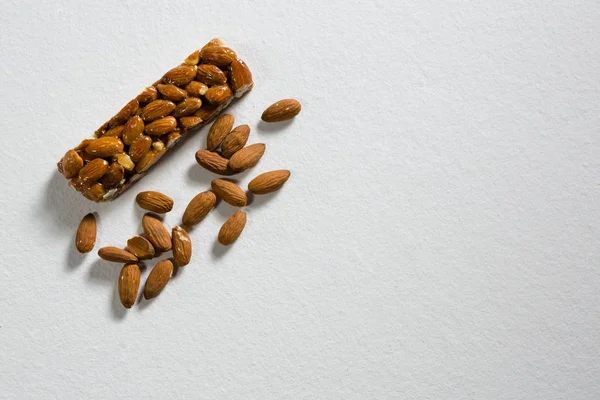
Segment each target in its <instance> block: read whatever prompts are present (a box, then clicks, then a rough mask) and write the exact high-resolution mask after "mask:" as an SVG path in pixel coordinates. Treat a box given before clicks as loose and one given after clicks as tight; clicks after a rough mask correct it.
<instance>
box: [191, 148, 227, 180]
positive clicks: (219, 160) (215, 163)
mask: <svg viewBox="0 0 600 400" xmlns="http://www.w3.org/2000/svg"><path fill="white" fill-rule="evenodd" d="M196 161H197V162H198V164H200V165H201V166H202V167H203V168H204V169H207V170H209V171H210V172H213V173H215V174H219V175H225V176H229V175H234V174H236V171H234V170H232V169H231V168H229V165H228V164H229V160H228V159H226V158H225V157H221V156H220V155H219V153H215V152H213V151H208V150H198V151H197V152H196Z"/></svg>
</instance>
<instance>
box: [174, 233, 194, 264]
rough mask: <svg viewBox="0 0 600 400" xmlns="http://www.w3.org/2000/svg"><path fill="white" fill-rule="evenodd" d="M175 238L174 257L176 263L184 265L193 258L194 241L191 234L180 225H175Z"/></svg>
mask: <svg viewBox="0 0 600 400" xmlns="http://www.w3.org/2000/svg"><path fill="white" fill-rule="evenodd" d="M171 236H172V238H173V258H174V259H175V264H177V265H178V266H180V267H184V266H186V265H188V264H189V263H190V259H191V258H192V241H191V240H190V236H189V235H188V233H187V232H186V231H185V229H183V228H182V227H180V226H175V227H174V228H173V231H172V232H171Z"/></svg>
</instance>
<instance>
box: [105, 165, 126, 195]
mask: <svg viewBox="0 0 600 400" xmlns="http://www.w3.org/2000/svg"><path fill="white" fill-rule="evenodd" d="M124 176H125V170H124V169H123V167H122V166H121V165H120V164H119V163H118V162H114V163H112V164H110V165H109V166H108V171H106V174H104V176H103V177H102V181H101V183H102V185H104V188H105V189H113V188H116V187H117V186H119V184H120V183H121V180H123V177H124Z"/></svg>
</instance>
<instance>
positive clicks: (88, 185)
mask: <svg viewBox="0 0 600 400" xmlns="http://www.w3.org/2000/svg"><path fill="white" fill-rule="evenodd" d="M81 194H82V195H83V196H84V197H85V198H86V199H89V200H92V201H95V202H96V203H98V202H99V201H102V199H103V198H104V195H105V194H106V190H104V186H102V184H101V183H100V182H84V183H83V185H82V188H81Z"/></svg>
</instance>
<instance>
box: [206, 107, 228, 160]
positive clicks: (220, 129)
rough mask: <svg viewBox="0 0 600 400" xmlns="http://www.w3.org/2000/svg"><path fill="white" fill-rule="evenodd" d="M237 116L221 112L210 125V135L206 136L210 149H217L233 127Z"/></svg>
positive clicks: (207, 145)
mask: <svg viewBox="0 0 600 400" xmlns="http://www.w3.org/2000/svg"><path fill="white" fill-rule="evenodd" d="M234 122H235V118H234V117H233V115H231V114H221V115H220V116H219V118H217V119H216V120H215V122H214V123H213V124H212V126H211V127H210V130H209V131H208V136H206V147H207V148H208V150H210V151H215V150H216V149H217V147H219V145H220V144H221V142H222V141H223V139H225V137H226V136H227V134H228V133H229V132H230V131H231V128H233V123H234Z"/></svg>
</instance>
